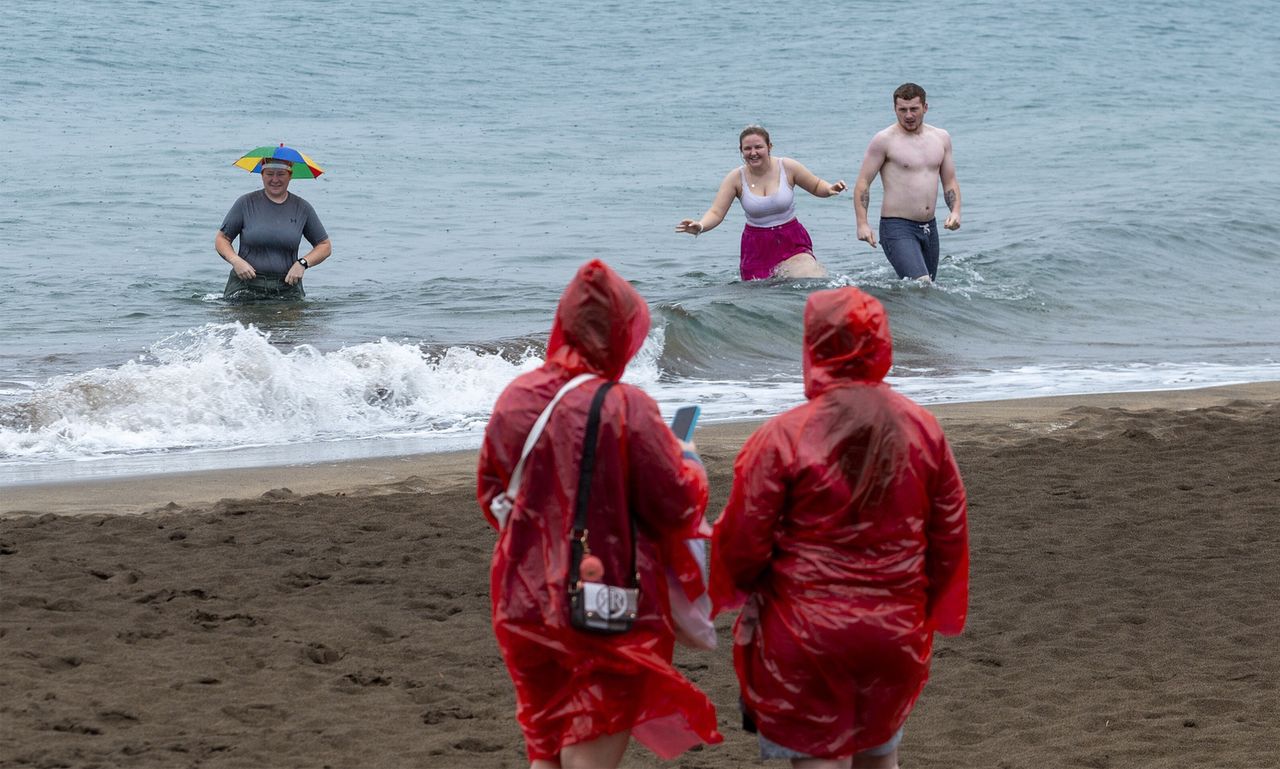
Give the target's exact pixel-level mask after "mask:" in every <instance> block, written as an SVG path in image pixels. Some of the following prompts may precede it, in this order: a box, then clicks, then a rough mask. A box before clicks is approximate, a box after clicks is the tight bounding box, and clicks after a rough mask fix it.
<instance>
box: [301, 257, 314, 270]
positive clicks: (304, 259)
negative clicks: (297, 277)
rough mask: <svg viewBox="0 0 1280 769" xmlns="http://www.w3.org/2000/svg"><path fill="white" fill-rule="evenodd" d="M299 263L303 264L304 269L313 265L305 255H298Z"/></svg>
mask: <svg viewBox="0 0 1280 769" xmlns="http://www.w3.org/2000/svg"><path fill="white" fill-rule="evenodd" d="M298 264H300V265H302V269H304V270H305V269H307V268H308V267H310V266H311V263H310V262H308V261H307V257H305V256H300V257H298Z"/></svg>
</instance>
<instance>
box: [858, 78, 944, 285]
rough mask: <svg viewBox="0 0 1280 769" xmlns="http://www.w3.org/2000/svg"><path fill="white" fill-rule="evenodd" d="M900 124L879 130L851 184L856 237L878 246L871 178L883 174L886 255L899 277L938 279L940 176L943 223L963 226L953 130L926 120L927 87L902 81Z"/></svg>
mask: <svg viewBox="0 0 1280 769" xmlns="http://www.w3.org/2000/svg"><path fill="white" fill-rule="evenodd" d="M893 109H894V112H895V113H896V114H897V116H898V122H896V123H894V124H893V125H891V126H889V127H888V128H886V129H884V130H883V131H881V132H880V133H878V134H876V135H875V136H874V137H873V138H872V139H871V144H869V145H867V154H866V155H864V156H863V158H862V169H861V170H860V171H859V172H858V181H857V184H855V185H854V188H853V211H854V213H855V214H856V215H857V217H858V240H865V241H867V243H869V244H871V247H872V248H875V247H876V236H875V233H873V232H872V231H871V225H869V224H867V207H868V206H869V205H870V203H871V182H872V181H873V180H874V179H875V178H876V174H879V175H880V184H881V186H883V187H884V202H882V203H881V204H880V242H881V243H882V244H884V255H885V256H886V257H888V259H889V263H890V264H892V265H893V269H894V270H896V271H897V273H898V277H900V278H914V279H916V280H919V281H921V282H924V283H932V282H933V281H934V280H937V277H938V223H937V219H935V218H934V216H933V209H934V207H935V206H936V205H937V203H938V180H939V179H941V180H942V197H943V199H944V200H945V201H946V202H947V208H949V209H950V210H951V214H950V215H949V216H948V217H947V220H946V222H944V223H943V225H942V226H944V227H946V228H947V229H948V230H958V229H960V182H959V181H958V180H957V179H956V165H955V161H954V160H953V159H952V157H951V134H949V133H947V132H946V131H944V130H942V129H941V128H937V127H935V126H931V125H928V124H927V123H925V122H924V116H925V113H926V112H928V111H929V103H928V102H927V101H925V94H924V89H923V88H921V87H920V86H918V85H916V84H915V83H903V84H902V85H900V86H898V90H896V91H894V92H893Z"/></svg>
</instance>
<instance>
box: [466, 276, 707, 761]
mask: <svg viewBox="0 0 1280 769" xmlns="http://www.w3.org/2000/svg"><path fill="white" fill-rule="evenodd" d="M648 330H649V309H648V307H647V305H646V304H645V302H644V300H643V299H642V298H641V297H640V295H639V294H638V293H637V292H636V290H635V289H634V288H632V287H631V285H630V284H629V283H627V282H626V281H625V280H623V279H622V278H620V277H619V276H618V275H617V273H615V272H613V270H611V269H610V268H609V267H608V266H607V265H605V264H604V263H603V262H600V261H598V260H595V261H591V262H588V263H587V264H585V265H583V266H582V268H581V269H579V270H578V273H577V275H575V276H574V278H573V280H572V281H570V283H569V286H568V287H567V288H566V289H565V292H564V295H563V296H562V297H561V299H560V305H559V307H558V308H557V310H556V317H555V323H554V325H553V326H552V329H551V338H550V341H549V342H548V344H547V359H546V363H545V364H544V365H543V366H542V367H541V368H539V369H537V370H536V371H531V372H529V373H527V374H523V375H521V376H520V377H518V378H516V380H515V381H514V382H512V383H511V384H510V385H509V386H508V387H507V389H506V390H504V391H503V393H502V395H501V396H499V398H498V401H497V403H496V405H495V406H494V410H493V415H492V416H491V417H490V419H489V425H488V427H487V429H486V430H485V436H484V445H483V446H482V448H481V450H480V467H479V479H478V489H477V497H478V499H479V502H480V508H481V509H482V510H483V511H484V513H485V516H486V518H488V520H489V523H490V524H491V525H493V526H494V528H495V529H498V530H499V531H498V541H497V545H496V546H495V548H494V551H493V562H492V566H491V568H490V575H489V576H490V591H491V601H492V608H493V629H494V633H495V634H496V636H497V640H498V645H499V646H500V647H501V649H502V654H503V657H504V659H505V660H506V663H507V669H508V671H509V672H510V674H511V679H512V681H513V682H514V683H515V688H516V703H517V709H516V718H517V720H518V721H519V723H520V727H521V729H522V730H523V731H524V736H525V744H526V748H527V750H528V754H529V758H530V760H531V761H536V760H539V759H544V760H548V761H553V762H554V761H556V760H557V759H558V757H559V755H560V751H561V749H562V748H564V747H566V746H568V745H574V744H578V743H586V742H589V741H592V740H596V739H598V738H602V737H605V736H607V735H615V734H619V733H624V732H626V731H628V730H630V732H631V735H632V736H633V737H635V738H636V739H638V740H639V741H640V742H642V743H643V744H645V745H646V746H647V747H648V748H649V749H651V750H653V751H654V752H655V753H657V754H658V755H659V756H661V757H663V758H672V757H674V756H676V755H679V754H680V753H681V752H683V751H685V750H687V749H688V748H690V747H692V746H694V745H696V744H699V743H704V742H705V743H717V742H720V741H721V740H722V737H721V736H720V734H719V733H718V732H717V731H716V714H715V708H714V707H713V706H712V704H711V702H710V701H709V700H708V699H707V697H706V695H704V694H703V693H702V692H701V691H699V690H698V689H696V688H695V687H694V686H693V684H691V683H690V682H689V681H688V680H686V679H685V678H684V677H683V676H681V675H680V673H679V672H677V671H676V670H675V668H674V667H672V665H671V655H672V650H673V646H674V632H673V628H672V624H671V618H670V609H669V603H668V597H667V582H666V578H665V575H664V571H663V569H664V563H663V561H662V558H661V555H660V553H662V552H663V551H664V550H667V549H672V546H673V545H676V544H678V545H679V546H680V547H681V548H683V542H684V540H685V539H687V538H689V537H693V536H694V534H695V532H696V531H697V528H698V525H699V524H700V523H702V521H703V512H704V511H705V509H706V505H707V477H706V473H705V471H704V470H703V468H702V465H701V463H700V462H699V461H698V460H697V458H696V457H694V456H684V455H683V451H682V447H681V444H680V442H679V441H678V440H677V439H676V437H675V436H674V435H673V434H672V433H671V430H670V429H669V428H668V427H667V425H666V423H665V422H664V421H663V420H662V416H661V414H660V413H659V412H658V406H657V404H656V403H655V402H654V400H653V399H652V398H650V397H649V396H648V395H646V394H645V393H644V392H643V391H642V390H640V389H639V388H637V387H634V386H632V385H628V384H623V383H619V384H617V385H615V386H614V387H613V388H612V389H611V390H610V391H609V392H608V394H607V395H606V396H605V398H604V402H603V407H602V410H601V414H600V429H599V440H598V444H597V450H596V464H595V470H594V473H593V476H592V483H591V491H590V497H589V499H590V511H589V517H588V525H587V529H588V532H589V545H590V549H591V553H592V554H594V555H596V556H598V557H599V558H600V559H601V560H602V561H603V563H604V578H603V580H602V581H604V582H606V583H609V584H612V585H627V584H629V579H628V573H627V572H628V570H629V568H628V567H629V565H630V559H631V547H632V543H631V531H630V526H629V524H628V520H627V516H628V515H631V516H634V518H635V524H636V531H637V535H636V542H635V550H636V570H637V571H638V572H639V580H640V599H639V612H638V616H637V617H636V619H635V622H634V624H633V625H632V628H631V629H630V630H629V631H627V632H625V633H622V634H619V635H597V634H594V633H590V632H585V631H582V630H578V629H576V628H574V627H572V626H571V625H570V624H569V602H568V597H567V595H568V593H567V591H568V588H569V582H570V575H569V573H568V572H569V568H570V539H571V537H572V531H573V517H574V500H575V498H576V495H577V488H578V478H579V469H580V464H581V459H582V449H583V440H584V435H585V432H586V423H587V413H588V409H589V406H590V403H591V400H592V397H593V395H594V394H595V391H596V390H597V389H599V387H600V385H601V384H602V383H603V382H604V380H605V379H609V380H617V379H618V378H619V377H621V376H622V372H623V370H624V369H625V368H626V365H627V362H628V361H629V360H631V357H632V356H633V355H635V353H636V352H637V351H638V350H639V349H640V346H641V344H643V342H644V339H645V336H646V334H647V333H648ZM582 373H593V374H596V375H598V376H599V377H601V379H599V380H592V381H588V382H586V383H585V384H583V385H581V386H579V387H577V388H576V389H573V390H570V391H569V392H568V393H567V394H566V395H565V396H564V397H563V399H562V400H561V401H560V402H559V403H558V404H557V405H556V406H555V408H554V409H553V411H552V412H551V418H550V420H549V421H548V422H547V425H546V429H545V430H544V431H543V433H542V435H541V437H540V438H539V439H538V441H537V443H536V444H535V445H534V447H533V449H532V451H531V453H530V454H529V457H528V459H527V460H526V461H525V465H524V470H523V478H522V481H521V486H520V489H519V492H518V494H517V495H516V498H515V500H514V502H515V504H514V507H513V509H512V512H511V514H510V517H509V518H508V519H507V521H506V523H505V525H502V526H501V527H500V526H499V523H498V521H497V519H496V518H495V517H494V516H493V514H492V513H491V512H490V509H489V505H490V502H491V501H492V500H493V498H494V497H495V496H497V495H498V494H499V493H501V492H503V491H505V490H506V486H507V483H508V481H509V479H510V477H511V474H512V472H513V470H514V468H515V465H516V463H517V461H518V460H519V458H520V453H521V449H522V448H523V444H524V441H525V438H526V436H527V435H528V434H529V431H530V428H531V427H532V426H533V424H534V421H535V420H536V419H537V418H538V415H539V414H540V413H541V412H542V410H543V408H545V407H546V406H547V404H548V403H549V402H550V401H551V399H552V397H554V396H555V394H556V392H557V391H558V390H559V389H560V387H561V386H562V385H564V384H565V383H566V382H568V381H569V380H570V379H572V378H574V377H575V376H577V375H578V374H582ZM575 576H576V575H575ZM623 746H624V747H625V743H623ZM619 757H620V756H619Z"/></svg>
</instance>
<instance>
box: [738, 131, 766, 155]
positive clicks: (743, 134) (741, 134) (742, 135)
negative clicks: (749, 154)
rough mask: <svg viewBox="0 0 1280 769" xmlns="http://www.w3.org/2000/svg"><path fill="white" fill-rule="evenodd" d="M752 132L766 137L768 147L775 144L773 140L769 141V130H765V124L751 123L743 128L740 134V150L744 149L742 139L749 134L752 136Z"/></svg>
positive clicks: (763, 137)
mask: <svg viewBox="0 0 1280 769" xmlns="http://www.w3.org/2000/svg"><path fill="white" fill-rule="evenodd" d="M752 134H755V135H756V136H759V137H760V138H762V139H764V143H765V146H767V147H772V146H773V142H771V141H769V132H768V131H766V130H764V126H762V125H749V126H747V127H746V128H744V129H742V133H740V134H738V149H739V150H741V149H742V140H743V139H745V138H747V137H748V136H751V135H752Z"/></svg>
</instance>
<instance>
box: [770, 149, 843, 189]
mask: <svg viewBox="0 0 1280 769" xmlns="http://www.w3.org/2000/svg"><path fill="white" fill-rule="evenodd" d="M782 165H783V166H784V167H785V168H786V169H787V175H788V176H790V177H791V178H792V179H793V180H794V181H795V183H796V186H797V187H799V188H800V189H802V190H804V191H805V192H808V193H809V194H810V195H813V196H814V197H817V198H829V197H831V196H833V195H839V194H840V193H841V192H844V190H845V183H844V180H841V181H838V182H836V183H835V184H832V183H831V182H828V181H826V180H825V179H819V178H818V176H817V174H815V173H813V172H812V171H810V170H809V169H807V168H805V167H804V164H803V163H801V162H800V161H798V160H793V159H791V158H783V159H782Z"/></svg>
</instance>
